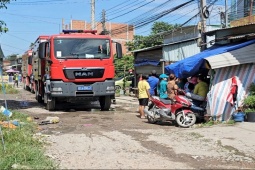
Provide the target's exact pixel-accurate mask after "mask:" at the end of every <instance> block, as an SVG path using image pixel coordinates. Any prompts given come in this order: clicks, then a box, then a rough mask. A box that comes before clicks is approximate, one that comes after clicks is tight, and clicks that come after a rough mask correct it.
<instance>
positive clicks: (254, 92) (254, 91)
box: [249, 83, 255, 95]
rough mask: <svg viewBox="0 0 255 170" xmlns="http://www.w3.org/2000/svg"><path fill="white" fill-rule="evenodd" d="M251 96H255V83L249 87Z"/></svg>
mask: <svg viewBox="0 0 255 170" xmlns="http://www.w3.org/2000/svg"><path fill="white" fill-rule="evenodd" d="M249 92H250V95H255V83H251V85H250V86H249Z"/></svg>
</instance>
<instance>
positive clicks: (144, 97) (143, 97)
mask: <svg viewBox="0 0 255 170" xmlns="http://www.w3.org/2000/svg"><path fill="white" fill-rule="evenodd" d="M147 80H148V76H145V75H142V80H140V81H139V82H138V100H139V113H140V118H141V119H145V114H144V108H145V107H146V106H148V102H149V98H150V85H149V83H148V82H147Z"/></svg>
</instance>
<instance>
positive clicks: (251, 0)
mask: <svg viewBox="0 0 255 170" xmlns="http://www.w3.org/2000/svg"><path fill="white" fill-rule="evenodd" d="M252 13H253V0H250V13H249V23H252V22H253V21H252V19H251V18H252Z"/></svg>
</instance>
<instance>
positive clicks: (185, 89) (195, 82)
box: [184, 76, 197, 93]
mask: <svg viewBox="0 0 255 170" xmlns="http://www.w3.org/2000/svg"><path fill="white" fill-rule="evenodd" d="M191 84H192V85H191ZM196 84H197V77H195V76H192V77H191V78H190V79H189V81H188V82H186V83H185V85H184V91H185V92H186V93H187V92H193V89H194V88H192V86H195V85H196ZM189 85H190V87H191V88H189ZM191 89H192V90H191Z"/></svg>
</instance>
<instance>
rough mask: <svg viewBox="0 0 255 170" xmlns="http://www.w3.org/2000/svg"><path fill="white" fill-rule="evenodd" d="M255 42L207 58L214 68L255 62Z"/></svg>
mask: <svg viewBox="0 0 255 170" xmlns="http://www.w3.org/2000/svg"><path fill="white" fill-rule="evenodd" d="M254 57H255V44H251V45H248V46H245V47H242V48H239V49H237V50H233V51H230V52H226V53H223V54H218V55H214V56H211V57H207V58H205V59H206V60H207V61H208V62H209V63H210V65H211V68H212V69H215V68H223V67H229V66H235V65H240V64H247V63H255V59H254Z"/></svg>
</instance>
